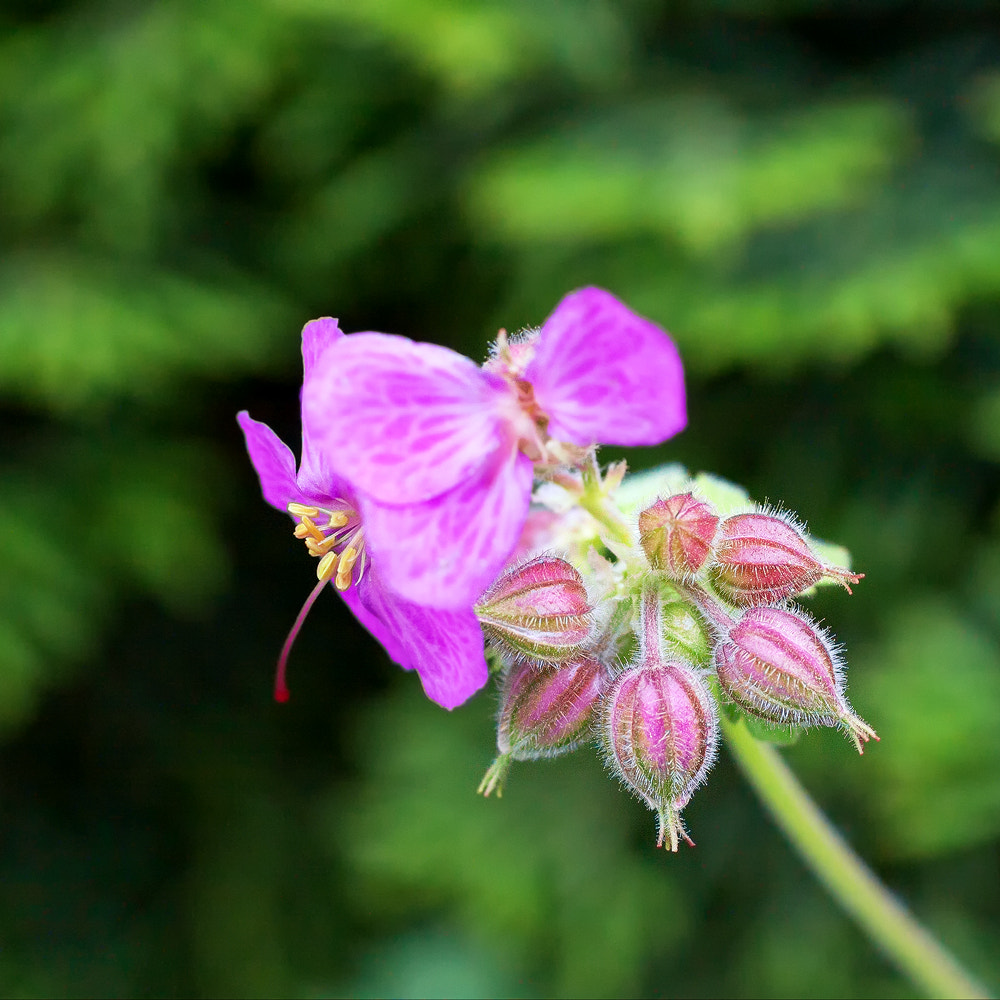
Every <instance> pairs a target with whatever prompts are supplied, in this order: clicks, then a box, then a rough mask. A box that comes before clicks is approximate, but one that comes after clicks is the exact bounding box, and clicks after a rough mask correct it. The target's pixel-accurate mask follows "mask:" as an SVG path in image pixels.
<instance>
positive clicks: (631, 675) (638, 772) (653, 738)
mask: <svg viewBox="0 0 1000 1000" xmlns="http://www.w3.org/2000/svg"><path fill="white" fill-rule="evenodd" d="M604 719H605V721H604V732H603V743H604V747H605V751H606V755H607V759H608V763H609V764H610V765H611V767H612V769H613V770H614V771H615V772H616V773H617V774H618V777H619V778H620V779H621V780H622V782H623V783H624V784H625V785H627V786H628V787H629V788H631V789H632V790H633V791H634V792H635V793H636V794H637V795H638V796H639V797H640V798H641V799H643V800H644V801H645V802H646V803H647V804H648V805H649V807H650V808H651V809H653V810H655V811H656V813H657V815H658V817H659V831H658V834H659V835H658V838H657V847H663V846H664V845H665V844H666V842H667V841H668V840H669V844H670V850H671V851H676V850H677V843H678V838H679V837H682V838H683V839H684V840H686V841H687V842H688V843H689V844H690V843H691V840H690V838H689V837H688V835H687V832H686V831H685V829H684V825H683V823H682V822H681V817H680V812H681V810H682V809H683V808H684V806H685V805H687V802H688V800H689V799H690V798H691V794H692V793H693V792H694V790H695V789H696V788H697V787H698V786H699V785H700V784H701V783H702V782H703V781H704V780H705V777H706V776H707V774H708V771H709V769H710V768H711V766H712V763H713V761H714V760H715V751H716V746H717V743H718V722H717V719H716V715H715V704H714V702H713V701H712V696H711V695H710V694H709V691H708V688H707V687H706V686H705V683H704V681H703V680H702V679H701V678H700V677H699V676H698V675H697V674H696V673H695V672H694V671H693V670H692V669H691V668H690V667H689V666H687V665H686V664H684V663H682V662H680V661H674V660H671V661H667V662H665V663H655V664H647V665H645V666H636V667H631V668H629V669H628V670H626V671H625V672H624V673H623V674H621V676H619V677H618V679H617V680H616V681H615V684H614V686H613V687H612V689H611V690H610V691H609V692H608V695H607V708H606V711H605V717H604ZM692 846H693V845H692Z"/></svg>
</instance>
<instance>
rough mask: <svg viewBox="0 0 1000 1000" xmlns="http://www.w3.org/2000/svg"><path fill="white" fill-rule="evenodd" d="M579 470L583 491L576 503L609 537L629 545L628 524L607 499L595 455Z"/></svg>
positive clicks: (630, 539)
mask: <svg viewBox="0 0 1000 1000" xmlns="http://www.w3.org/2000/svg"><path fill="white" fill-rule="evenodd" d="M580 472H581V474H582V477H583V492H582V493H581V494H580V496H579V497H578V499H577V503H578V504H579V505H580V506H581V507H582V508H583V509H584V510H585V511H586V512H587V513H588V514H590V516H591V517H592V518H593V519H594V520H595V521H597V523H598V524H600V525H603V526H604V528H606V529H607V532H608V535H609V536H610V537H611V538H613V539H614V540H615V541H618V542H621V543H623V544H624V545H629V544H630V543H631V541H632V536H631V534H630V532H629V530H628V524H627V523H626V521H625V518H624V517H623V516H622V513H621V511H619V510H618V508H617V507H615V506H614V505H613V504H612V503H611V502H610V501H609V500H608V497H607V495H606V494H605V492H604V486H603V483H602V482H601V470H600V467H599V466H598V464H597V457H596V455H594V454H591V455H590V456H589V461H588V462H587V463H586V464H584V465H583V466H582V467H581V469H580Z"/></svg>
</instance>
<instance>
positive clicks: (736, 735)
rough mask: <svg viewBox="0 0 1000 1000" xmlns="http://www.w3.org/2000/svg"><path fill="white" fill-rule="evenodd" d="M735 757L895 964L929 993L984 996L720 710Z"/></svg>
mask: <svg viewBox="0 0 1000 1000" xmlns="http://www.w3.org/2000/svg"><path fill="white" fill-rule="evenodd" d="M722 729H723V732H724V733H725V736H726V738H727V740H728V742H729V747H730V749H731V750H732V753H733V756H734V757H735V758H736V763H737V764H738V765H739V767H740V769H741V770H742V771H743V774H744V775H745V776H746V778H747V780H748V781H749V782H750V784H751V785H752V786H753V788H754V791H756V792H757V794H758V795H759V796H760V798H761V800H762V801H763V803H764V805H765V806H766V807H767V809H768V811H769V812H770V813H771V815H772V817H773V818H774V820H775V822H776V823H777V824H778V826H779V827H781V829H782V831H783V832H784V834H785V836H786V837H788V839H789V840H790V841H791V842H792V846H793V847H794V848H795V849H796V850H797V851H798V852H799V854H800V855H801V856H802V858H803V860H804V861H805V862H806V864H807V865H808V866H809V867H810V868H811V869H812V870H813V872H814V874H815V875H816V876H817V877H818V878H819V880H820V881H821V882H822V883H823V885H824V886H826V888H827V890H828V891H829V892H830V894H831V895H832V896H833V897H834V899H836V900H837V902H838V903H840V905H841V906H842V907H843V908H844V909H845V910H846V911H847V912H848V913H849V914H850V915H851V916H852V917H854V919H855V920H856V921H857V922H858V923H859V924H860V925H861V928H862V929H863V930H864V931H865V933H866V934H867V935H868V936H869V937H870V938H871V940H872V941H874V942H875V943H876V944H877V945H878V946H879V947H880V948H882V950H883V951H884V952H885V953H886V955H887V956H888V957H889V958H890V959H891V960H892V961H893V962H894V963H895V965H896V966H897V968H899V970H900V971H901V972H902V973H903V974H904V975H906V976H907V977H908V978H909V979H910V980H912V981H913V983H915V984H916V985H917V986H918V987H920V988H921V989H923V990H924V991H925V992H926V993H927V995H928V996H931V997H983V998H985V997H988V996H989V994H988V993H987V992H986V989H985V987H984V986H983V985H982V984H980V983H977V982H976V981H975V980H974V979H973V978H972V977H971V976H970V975H969V974H968V973H967V972H966V971H965V970H964V969H963V968H962V967H961V966H960V965H959V964H958V962H957V961H956V960H955V959H954V958H953V957H952V956H951V955H950V954H949V953H948V952H947V951H945V949H944V948H943V947H942V946H941V944H939V943H938V941H936V940H935V939H934V938H933V937H932V936H931V935H930V934H929V933H928V932H927V931H926V930H925V929H924V928H923V927H921V926H920V924H918V923H917V921H916V920H915V919H914V918H913V916H912V915H911V914H910V912H909V911H908V910H907V909H906V907H904V906H903V905H902V904H901V903H900V902H899V901H898V900H897V899H896V898H895V897H894V896H893V895H892V894H891V893H890V892H889V890H888V889H887V888H886V887H885V886H884V885H883V884H882V883H881V882H880V881H879V880H878V879H877V878H876V877H875V875H874V874H873V873H872V872H871V870H870V869H869V868H868V867H867V866H866V865H865V863H864V862H863V861H862V860H861V859H860V858H859V857H858V856H857V855H856V854H855V853H854V852H853V851H852V850H851V848H850V847H849V846H848V844H847V842H846V841H845V840H844V838H843V837H841V836H840V834H839V833H838V832H837V831H836V830H835V829H834V828H833V826H832V825H831V823H830V821H829V820H828V819H827V818H826V816H824V815H823V813H822V812H820V810H819V808H818V807H817V806H816V804H815V803H814V802H813V800H812V799H811V798H810V797H809V795H808V793H807V792H806V790H805V789H804V788H803V787H802V785H800V784H799V781H798V779H797V778H796V777H795V775H794V774H792V772H791V771H790V770H789V768H788V766H787V765H786V764H785V762H784V761H783V760H782V759H781V756H780V755H779V754H778V751H777V750H776V749H775V748H774V747H773V746H771V745H770V744H768V743H762V742H760V741H758V740H756V739H754V737H753V736H751V734H750V732H749V731H748V730H747V728H746V726H745V725H744V724H743V723H742V722H731V721H729V720H728V719H726V718H725V716H723V718H722Z"/></svg>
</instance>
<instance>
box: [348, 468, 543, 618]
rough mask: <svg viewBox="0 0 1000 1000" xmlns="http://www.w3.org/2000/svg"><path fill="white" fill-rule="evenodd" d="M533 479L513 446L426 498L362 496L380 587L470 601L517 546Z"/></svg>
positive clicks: (439, 603) (451, 603)
mask: <svg viewBox="0 0 1000 1000" xmlns="http://www.w3.org/2000/svg"><path fill="white" fill-rule="evenodd" d="M531 480H532V464H531V460H530V459H528V458H527V457H526V456H524V455H522V454H520V453H517V452H511V453H510V454H509V456H508V457H507V458H506V460H504V461H503V462H502V463H501V464H500V465H499V466H497V467H495V468H494V469H492V470H490V469H487V470H486V471H485V472H484V473H481V474H480V475H479V476H478V477H477V478H475V479H471V480H469V481H467V482H464V483H462V484H461V485H459V486H456V487H455V488H454V489H453V490H449V491H448V492H447V493H444V494H442V495H441V496H439V497H435V498H434V499H433V500H429V501H428V502H427V503H423V504H411V505H409V506H405V507H392V506H389V505H388V504H380V503H378V502H377V501H374V500H372V499H371V498H368V497H365V496H364V495H362V496H361V497H360V498H359V499H360V503H361V518H362V521H363V523H364V526H365V536H366V538H367V544H368V546H369V549H370V550H371V554H372V559H373V560H374V561H375V562H376V563H377V564H378V567H379V572H380V574H381V576H382V579H383V580H384V581H385V584H386V586H387V587H388V588H390V589H391V590H393V591H395V593H397V594H399V595H400V596H401V597H403V598H406V599H407V600H410V601H415V602H416V603H418V604H424V605H429V606H432V607H436V608H459V607H465V606H468V605H471V604H472V603H473V602H474V601H475V600H476V598H477V597H479V595H480V594H481V593H482V592H483V591H484V590H485V589H486V588H487V587H488V586H489V585H490V584H491V583H492V582H493V580H494V579H495V578H496V576H497V574H498V573H499V572H500V570H501V569H502V567H503V566H504V564H505V563H506V562H507V559H508V558H509V557H510V554H511V552H512V551H513V549H514V546H515V545H516V544H517V540H518V537H519V536H520V532H521V527H522V526H523V524H524V519H525V517H526V516H527V513H528V504H529V502H530V500H531Z"/></svg>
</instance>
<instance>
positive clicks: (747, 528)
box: [712, 514, 864, 607]
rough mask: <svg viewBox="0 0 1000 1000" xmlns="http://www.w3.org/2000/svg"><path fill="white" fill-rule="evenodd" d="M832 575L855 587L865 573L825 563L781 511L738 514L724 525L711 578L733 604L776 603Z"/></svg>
mask: <svg viewBox="0 0 1000 1000" xmlns="http://www.w3.org/2000/svg"><path fill="white" fill-rule="evenodd" d="M827 576H829V577H833V578H835V579H836V580H837V581H838V582H839V583H840V584H842V585H843V587H844V588H845V589H846V590H847V592H848V593H851V584H852V583H858V582H859V581H860V580H861V578H862V577H863V576H864V574H863V573H852V572H851V571H850V570H848V569H844V568H842V567H840V566H828V565H826V564H825V563H823V562H822V561H821V560H819V559H818V558H817V557H816V555H815V553H814V552H813V551H812V549H810V548H809V545H808V544H807V542H806V540H805V539H804V538H803V537H802V534H801V533H800V532H799V531H798V530H797V529H796V528H795V527H794V526H792V525H791V524H789V523H788V521H786V520H785V519H784V518H781V517H775V516H773V515H771V514H736V515H734V516H733V517H727V518H726V519H725V520H724V521H723V522H722V524H721V525H720V527H719V538H718V541H717V542H716V548H715V565H714V566H713V567H712V582H713V583H714V584H715V587H716V589H717V590H718V591H719V593H720V594H721V595H722V596H723V597H725V598H726V599H727V600H730V601H732V602H733V603H734V604H739V605H742V606H745V607H755V606H757V605H761V604H775V603H777V602H778V601H781V600H784V599H785V598H786V597H791V596H792V595H793V594H799V593H801V592H802V591H803V590H806V589H808V588H809V587H811V586H813V584H816V583H819V581H820V580H822V579H823V578H824V577H827Z"/></svg>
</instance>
